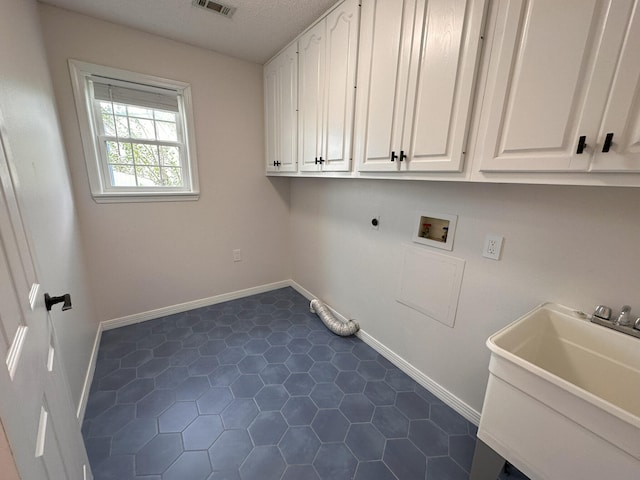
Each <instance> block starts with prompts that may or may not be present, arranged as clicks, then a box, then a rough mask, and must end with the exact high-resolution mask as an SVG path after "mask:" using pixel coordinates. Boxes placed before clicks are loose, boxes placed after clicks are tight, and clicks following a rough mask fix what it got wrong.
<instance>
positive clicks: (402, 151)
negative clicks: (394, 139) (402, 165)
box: [400, 150, 407, 161]
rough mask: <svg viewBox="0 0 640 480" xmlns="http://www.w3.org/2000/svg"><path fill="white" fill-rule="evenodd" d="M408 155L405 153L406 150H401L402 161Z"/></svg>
mask: <svg viewBox="0 0 640 480" xmlns="http://www.w3.org/2000/svg"><path fill="white" fill-rule="evenodd" d="M405 158H407V156H406V155H405V154H404V150H400V161H403V160H404V159H405Z"/></svg>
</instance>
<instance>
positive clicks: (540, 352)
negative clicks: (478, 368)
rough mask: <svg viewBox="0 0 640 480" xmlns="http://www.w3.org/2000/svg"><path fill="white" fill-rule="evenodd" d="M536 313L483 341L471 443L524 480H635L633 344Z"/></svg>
mask: <svg viewBox="0 0 640 480" xmlns="http://www.w3.org/2000/svg"><path fill="white" fill-rule="evenodd" d="M585 317H586V316H585V315H584V314H581V313H579V312H576V311H574V310H573V309H570V308H567V307H563V306H561V305H555V304H549V303H547V304H543V305H541V306H539V307H537V308H536V309H534V310H533V311H532V312H530V313H528V314H527V315H525V316H523V317H522V318H520V319H518V320H516V321H515V322H513V323H512V324H511V325H508V326H507V327H505V328H503V329H502V330H500V331H499V332H497V333H496V334H494V335H492V336H491V337H490V338H489V340H487V346H488V347H489V349H490V350H491V361H490V364H489V372H490V375H489V383H488V385H487V393H486V396H485V400H484V407H483V410H482V417H481V420H480V427H479V430H478V437H479V438H480V439H481V440H482V441H484V442H485V443H486V444H487V445H489V446H490V447H491V448H492V449H493V450H495V451H496V452H497V453H499V454H500V455H501V456H502V457H504V458H506V459H507V460H508V461H510V462H511V463H513V464H514V465H515V466H516V467H518V468H519V469H520V470H522V471H523V472H524V473H526V474H527V475H528V476H529V477H530V478H531V479H532V480H538V479H545V480H550V479H559V480H571V479H576V480H577V479H580V480H589V479H593V480H596V479H597V480H601V479H603V478H611V479H616V480H638V479H640V339H638V338H634V337H632V336H629V335H625V334H623V333H620V332H616V331H614V330H611V329H609V328H606V327H602V326H600V325H596V324H594V323H591V322H589V320H588V319H586V318H585Z"/></svg>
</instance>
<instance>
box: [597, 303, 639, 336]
mask: <svg viewBox="0 0 640 480" xmlns="http://www.w3.org/2000/svg"><path fill="white" fill-rule="evenodd" d="M591 321H592V322H593V323H597V324H598V325H602V326H603V327H608V328H611V329H613V330H617V331H618V332H622V333H626V334H627V335H632V336H634V337H637V338H640V317H638V318H633V317H632V316H631V307H630V306H629V305H624V306H623V307H622V308H621V311H620V315H618V317H617V318H616V319H613V320H612V319H611V308H610V307H607V306H606V305H598V306H597V307H596V308H595V310H594V312H593V315H591Z"/></svg>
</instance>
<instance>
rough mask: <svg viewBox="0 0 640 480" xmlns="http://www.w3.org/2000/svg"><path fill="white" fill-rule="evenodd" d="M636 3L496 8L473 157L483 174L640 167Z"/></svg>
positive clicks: (577, 1)
mask: <svg viewBox="0 0 640 480" xmlns="http://www.w3.org/2000/svg"><path fill="white" fill-rule="evenodd" d="M634 3H635V2H634V0H608V1H607V0H563V1H561V2H558V1H557V0H528V1H526V0H499V1H496V2H495V4H494V5H493V8H494V11H493V12H492V15H491V19H492V31H491V32H490V35H491V45H492V46H491V52H490V57H489V64H488V69H487V72H488V76H487V83H486V89H485V92H484V98H483V106H482V110H481V117H480V124H479V133H478V147H477V151H476V152H475V154H476V157H477V158H478V159H479V161H480V170H481V171H548V172H553V171H558V172H562V171H566V172H571V171H577V172H580V171H590V170H602V171H616V170H618V171H619V170H631V169H636V170H638V169H640V143H639V141H640V129H639V128H640V127H639V122H638V119H639V118H640V117H639V115H638V112H639V107H638V102H639V100H638V92H639V90H638V79H639V78H640V56H639V55H638V50H637V48H638V45H640V37H639V28H638V19H637V16H638V15H635V16H633V17H632V7H634V5H633V4H634ZM633 11H635V8H634V9H633ZM630 19H631V21H630ZM621 51H622V55H620V52H621ZM603 118H604V121H603ZM608 133H612V134H613V136H610V138H611V139H612V142H611V147H610V149H609V151H608V152H602V150H603V147H604V144H605V140H606V136H607V134H608ZM604 150H607V149H606V148H604ZM634 155H635V156H634Z"/></svg>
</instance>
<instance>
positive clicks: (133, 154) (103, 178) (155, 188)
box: [69, 60, 199, 202]
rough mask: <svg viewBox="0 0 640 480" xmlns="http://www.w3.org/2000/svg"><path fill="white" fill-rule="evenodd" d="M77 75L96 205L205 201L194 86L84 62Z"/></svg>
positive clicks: (75, 67) (74, 66) (73, 67)
mask: <svg viewBox="0 0 640 480" xmlns="http://www.w3.org/2000/svg"><path fill="white" fill-rule="evenodd" d="M69 69H70V71H71V78H72V82H73V90H74V95H75V100H76V110H77V112H78V120H79V122H80V133H81V135H82V144H83V149H84V154H85V160H86V162H87V170H88V172H89V183H90V185H91V193H92V195H93V197H94V199H95V200H96V201H97V202H123V201H126V202H128V201H150V200H195V199H197V198H198V193H199V192H198V182H197V171H196V160H195V140H194V135H193V120H192V114H191V92H190V87H189V85H188V84H186V83H182V82H177V81H173V80H166V79H162V78H158V77H152V76H149V75H142V74H137V73H133V72H129V71H125V70H118V69H115V68H110V67H104V66H101V65H93V64H90V63H84V62H79V61H76V60H69Z"/></svg>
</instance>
